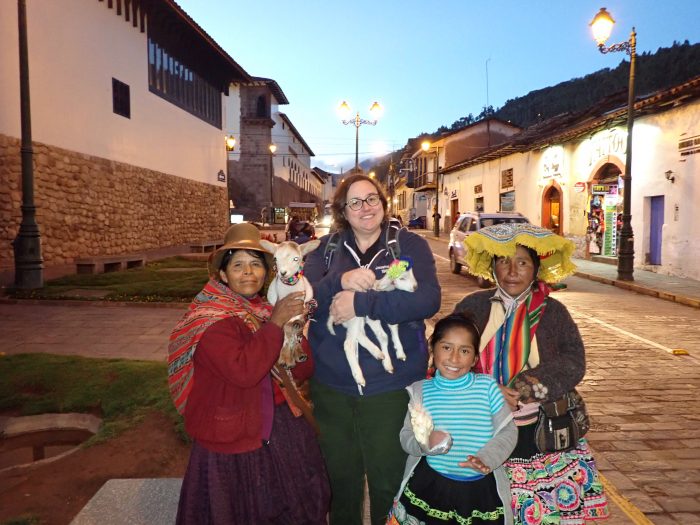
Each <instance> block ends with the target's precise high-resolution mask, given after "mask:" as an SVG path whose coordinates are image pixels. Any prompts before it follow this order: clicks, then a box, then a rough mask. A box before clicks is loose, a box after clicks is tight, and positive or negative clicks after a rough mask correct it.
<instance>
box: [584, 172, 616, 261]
mask: <svg viewBox="0 0 700 525" xmlns="http://www.w3.org/2000/svg"><path fill="white" fill-rule="evenodd" d="M621 173H622V172H621V171H620V168H619V167H618V166H617V164H613V163H605V164H603V165H602V166H600V168H599V169H598V170H597V171H596V172H595V174H594V175H593V177H592V179H591V181H590V193H589V195H588V198H589V200H588V230H587V235H586V240H587V247H588V253H589V254H590V255H602V256H605V257H617V252H618V239H619V233H620V232H619V228H620V221H619V220H618V219H619V217H620V215H621V213H622V191H624V190H622V189H621V188H620V180H621V179H620V175H621Z"/></svg>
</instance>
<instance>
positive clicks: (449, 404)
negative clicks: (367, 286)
mask: <svg viewBox="0 0 700 525" xmlns="http://www.w3.org/2000/svg"><path fill="white" fill-rule="evenodd" d="M479 338H480V337H479V330H478V328H477V327H476V325H475V324H474V321H473V320H472V319H471V318H469V317H468V316H465V315H464V314H452V315H449V316H447V317H445V318H443V319H441V320H440V321H438V323H437V324H436V325H435V331H434V332H433V335H432V336H431V338H430V347H431V349H432V353H433V361H434V365H435V369H436V371H435V377H433V378H432V379H425V380H422V381H418V382H416V383H414V384H413V385H411V386H410V387H408V391H409V394H410V396H411V403H410V404H409V410H408V413H407V414H406V418H405V422H404V426H403V429H402V430H401V444H402V446H403V448H404V450H405V451H406V452H407V453H408V454H409V457H408V460H407V462H406V470H405V473H404V480H403V483H402V484H401V488H400V489H399V493H398V495H397V496H396V499H395V500H394V505H393V507H392V509H391V513H390V516H389V520H388V521H387V525H403V524H409V523H410V524H414V523H426V524H429V523H440V524H448V523H455V524H458V523H459V524H464V523H470V524H506V525H510V524H512V523H513V513H512V511H511V501H510V484H509V482H508V477H507V476H506V473H505V471H504V469H503V467H502V464H503V462H504V461H505V460H506V459H507V458H508V456H509V455H510V453H511V451H512V450H513V448H514V447H515V443H516V441H517V436H518V431H517V429H516V427H515V424H514V423H513V416H512V414H511V411H510V409H509V408H508V405H506V403H505V400H504V398H503V395H502V394H501V391H500V389H499V387H498V383H496V381H495V380H494V379H493V378H492V377H490V376H487V375H485V374H475V373H474V372H472V367H473V366H474V365H475V364H476V362H477V360H478V358H479Z"/></svg>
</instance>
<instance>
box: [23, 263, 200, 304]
mask: <svg viewBox="0 0 700 525" xmlns="http://www.w3.org/2000/svg"><path fill="white" fill-rule="evenodd" d="M172 270H176V271H172ZM207 279H208V276H207V264H206V262H204V261H189V260H186V259H183V258H182V257H169V258H167V259H163V260H160V261H154V262H151V263H148V264H146V266H145V267H144V268H133V269H131V270H126V271H122V272H109V273H101V274H80V275H78V274H76V275H68V276H66V277H61V278H60V279H54V280H51V281H48V282H47V283H46V284H45V285H44V287H43V288H39V289H38V290H31V291H23V290H16V291H15V292H14V293H13V296H14V297H17V298H18V299H76V298H77V299H82V300H88V301H89V300H100V301H105V300H106V301H135V302H183V303H186V302H190V301H191V300H192V298H193V297H194V296H195V295H197V293H199V291H200V290H201V289H202V288H203V287H204V284H205V283H206V282H207ZM76 289H81V290H96V291H102V292H105V294H106V295H104V296H103V297H97V298H95V297H76V296H75V294H74V293H71V291H73V290H76Z"/></svg>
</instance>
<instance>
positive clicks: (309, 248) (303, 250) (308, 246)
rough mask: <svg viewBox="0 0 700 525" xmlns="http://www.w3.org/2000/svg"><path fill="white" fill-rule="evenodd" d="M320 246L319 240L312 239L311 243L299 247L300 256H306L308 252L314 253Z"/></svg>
mask: <svg viewBox="0 0 700 525" xmlns="http://www.w3.org/2000/svg"><path fill="white" fill-rule="evenodd" d="M320 245H321V240H320V239H314V240H313V241H307V242H305V243H304V244H302V245H301V246H299V247H300V248H301V254H302V255H306V254H307V253H309V252H312V251H314V250H315V249H316V248H318V247H319V246H320Z"/></svg>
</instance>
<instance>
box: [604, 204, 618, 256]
mask: <svg viewBox="0 0 700 525" xmlns="http://www.w3.org/2000/svg"><path fill="white" fill-rule="evenodd" d="M604 217H605V219H604V220H605V233H603V255H607V256H609V257H613V256H615V255H617V249H616V247H617V227H616V219H617V207H616V206H605V215H604Z"/></svg>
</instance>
